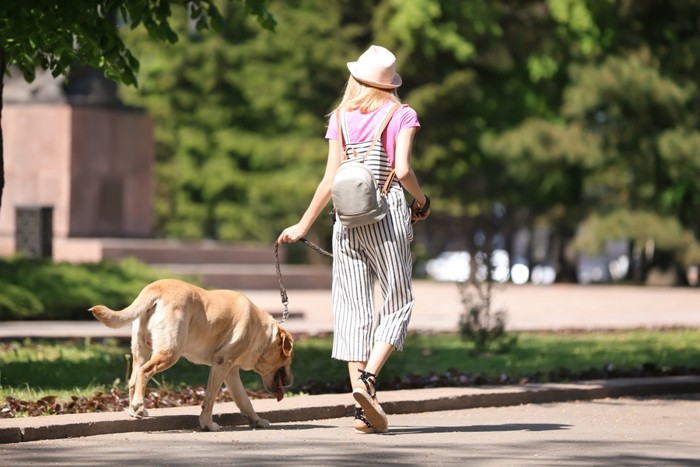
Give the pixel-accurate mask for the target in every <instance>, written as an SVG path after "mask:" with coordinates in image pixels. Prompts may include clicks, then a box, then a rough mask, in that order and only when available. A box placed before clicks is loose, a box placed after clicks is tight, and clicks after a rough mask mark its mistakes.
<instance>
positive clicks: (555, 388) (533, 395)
mask: <svg viewBox="0 0 700 467" xmlns="http://www.w3.org/2000/svg"><path fill="white" fill-rule="evenodd" d="M698 392H700V377H698V376H679V377H666V378H638V379H613V380H605V381H589V382H580V383H569V384H527V385H522V386H502V387H493V386H492V387H470V388H433V389H416V390H404V391H382V392H381V400H382V406H383V407H384V409H385V410H386V412H387V414H389V415H392V414H406V413H420V412H436V411H443V410H457V409H465V408H477V407H503V406H513V405H520V404H532V403H545V402H564V401H578V400H591V399H601V398H611V397H613V398H618V397H630V396H632V397H634V396H649V395H667V394H688V393H698ZM253 405H254V407H255V409H256V411H257V412H258V414H259V415H260V416H261V417H263V418H265V419H268V420H270V421H271V422H272V423H285V422H286V423H289V422H299V421H309V420H321V419H331V418H340V417H345V416H349V414H350V413H351V412H352V406H353V403H352V398H351V397H350V395H349V394H326V395H318V396H298V397H291V398H286V399H283V400H282V401H281V402H277V401H275V400H272V399H262V400H254V401H253ZM199 412H200V408H199V407H198V406H191V407H179V408H168V409H150V410H149V415H150V416H149V418H146V419H142V420H136V419H133V418H131V417H129V415H128V414H127V413H126V412H101V413H91V414H71V415H55V416H48V417H30V418H17V419H0V444H8V443H20V442H27V441H38V440H46V439H61V438H70V437H78V436H93V435H101V434H108V433H125V432H145V431H149V432H151V431H166V430H195V431H199V422H198V417H199ZM214 413H215V417H214V421H216V422H217V423H219V424H220V425H221V426H222V427H226V426H235V425H246V422H245V420H244V418H243V417H242V416H241V415H240V413H239V412H238V408H237V407H236V406H235V404H234V403H233V402H229V403H221V404H217V405H216V406H215V408H214Z"/></svg>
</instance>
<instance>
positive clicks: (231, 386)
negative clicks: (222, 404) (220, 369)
mask: <svg viewBox="0 0 700 467" xmlns="http://www.w3.org/2000/svg"><path fill="white" fill-rule="evenodd" d="M225 380H226V386H227V387H228V390H229V391H230V392H231V395H232V396H233V400H234V402H236V405H237V406H238V409H239V410H240V411H241V413H242V414H243V416H244V417H246V418H247V419H248V424H249V425H250V427H251V428H267V427H268V426H270V422H269V421H268V420H265V419H264V418H260V417H259V416H258V414H257V413H255V410H254V409H253V404H252V403H251V402H250V398H249V397H248V393H246V390H245V387H244V386H243V382H242V381H241V375H240V372H239V369H238V367H234V368H231V371H229V372H228V373H227V374H226V378H225Z"/></svg>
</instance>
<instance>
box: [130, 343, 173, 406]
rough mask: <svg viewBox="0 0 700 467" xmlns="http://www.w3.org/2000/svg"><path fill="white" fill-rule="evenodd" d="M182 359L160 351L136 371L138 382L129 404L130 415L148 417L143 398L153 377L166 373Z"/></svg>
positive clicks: (169, 352)
mask: <svg viewBox="0 0 700 467" xmlns="http://www.w3.org/2000/svg"><path fill="white" fill-rule="evenodd" d="M179 359H180V356H179V355H175V354H173V352H172V351H167V350H163V351H158V352H155V353H154V354H153V357H151V359H150V360H148V361H147V362H146V363H145V364H144V365H142V366H140V367H139V369H138V370H136V381H135V383H134V396H133V398H132V399H131V402H130V404H129V415H131V416H132V417H136V418H143V417H147V416H148V412H146V407H145V406H144V404H143V396H144V394H145V392H146V384H147V383H148V380H150V379H151V378H152V377H153V375H155V374H156V373H160V372H161V371H165V370H167V369H168V368H170V367H171V366H173V365H175V363H177V361H178V360H179Z"/></svg>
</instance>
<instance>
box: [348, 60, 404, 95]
mask: <svg viewBox="0 0 700 467" xmlns="http://www.w3.org/2000/svg"><path fill="white" fill-rule="evenodd" d="M356 68H357V62H348V70H350V74H351V75H352V76H353V78H355V79H356V80H358V81H360V82H361V83H364V84H367V85H369V86H373V87H375V88H381V89H395V88H398V87H399V86H401V83H402V80H401V75H399V74H398V73H396V72H394V77H393V78H392V80H391V83H387V82H383V81H374V80H371V79H367V78H364V77H362V76H361V75H360V74H359V73H357V71H356Z"/></svg>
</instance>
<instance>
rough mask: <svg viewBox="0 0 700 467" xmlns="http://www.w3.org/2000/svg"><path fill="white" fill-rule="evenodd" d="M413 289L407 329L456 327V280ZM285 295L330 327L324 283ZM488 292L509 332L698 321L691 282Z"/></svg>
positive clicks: (698, 297)
mask: <svg viewBox="0 0 700 467" xmlns="http://www.w3.org/2000/svg"><path fill="white" fill-rule="evenodd" d="M244 292H245V293H246V294H247V295H248V296H249V297H250V298H251V299H252V300H253V301H254V302H255V303H256V304H257V305H258V306H260V307H261V308H263V309H264V310H266V311H269V312H270V313H273V314H276V315H278V314H280V313H281V311H282V305H281V302H280V294H279V291H277V290H251V291H244ZM415 294H416V306H415V309H414V312H413V317H412V319H411V325H410V329H411V330H413V331H449V332H453V331H456V330H457V326H458V322H459V317H460V315H461V314H462V313H463V311H464V309H463V306H462V303H461V296H460V294H459V290H458V289H457V286H456V285H455V284H454V283H445V282H432V281H422V280H419V281H415ZM288 296H289V302H290V304H289V307H290V312H291V314H292V315H291V318H290V319H289V321H287V323H286V325H285V327H286V328H287V329H288V330H289V331H291V332H292V333H298V334H312V335H313V334H322V333H329V332H332V331H333V316H332V312H331V294H330V291H329V290H288ZM493 298H494V306H493V309H494V310H499V309H503V310H505V311H506V312H507V314H508V321H507V328H508V329H510V330H514V331H530V330H557V329H625V328H651V327H672V326H681V327H700V289H693V288H681V287H673V288H672V287H637V286H583V285H575V284H556V285H552V286H535V285H523V286H516V285H507V286H502V287H499V288H497V289H496V290H494V292H493ZM106 305H109V304H106ZM86 313H87V311H86ZM129 335H130V327H126V328H122V329H109V328H107V327H106V326H104V325H102V324H101V323H99V322H97V321H95V320H90V321H83V322H52V323H43V324H40V323H34V322H4V323H0V339H7V338H15V337H20V338H21V337H26V336H32V337H34V336H36V337H42V336H43V337H83V336H93V337H106V336H117V337H128V336H129Z"/></svg>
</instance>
